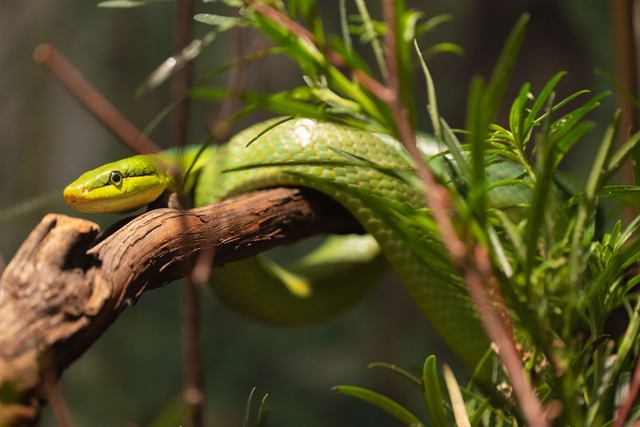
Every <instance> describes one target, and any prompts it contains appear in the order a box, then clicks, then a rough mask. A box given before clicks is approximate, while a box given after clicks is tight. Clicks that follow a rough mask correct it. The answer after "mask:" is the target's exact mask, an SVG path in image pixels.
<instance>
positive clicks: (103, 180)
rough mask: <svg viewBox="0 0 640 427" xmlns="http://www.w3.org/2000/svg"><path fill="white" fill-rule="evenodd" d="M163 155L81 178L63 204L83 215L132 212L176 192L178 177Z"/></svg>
mask: <svg viewBox="0 0 640 427" xmlns="http://www.w3.org/2000/svg"><path fill="white" fill-rule="evenodd" d="M172 169H175V168H172V164H171V161H170V160H169V158H167V157H165V156H163V155H144V156H134V157H129V158H127V159H123V160H120V161H117V162H113V163H108V164H106V165H104V166H101V167H99V168H97V169H93V170H90V171H88V172H85V173H83V174H82V175H80V177H79V178H78V179H76V180H75V181H73V182H72V183H71V184H69V185H68V186H67V187H66V188H65V189H64V192H63V196H64V201H65V203H67V204H68V205H69V206H71V207H72V208H73V209H75V210H77V211H80V212H88V213H95V212H116V213H122V212H130V211H133V210H136V209H138V208H141V207H143V206H145V205H148V204H149V203H151V202H153V201H154V200H156V199H157V198H158V197H160V195H161V194H162V193H163V192H164V191H165V190H175V189H176V187H177V185H176V181H177V180H176V178H175V177H176V176H179V174H176V173H174V172H172Z"/></svg>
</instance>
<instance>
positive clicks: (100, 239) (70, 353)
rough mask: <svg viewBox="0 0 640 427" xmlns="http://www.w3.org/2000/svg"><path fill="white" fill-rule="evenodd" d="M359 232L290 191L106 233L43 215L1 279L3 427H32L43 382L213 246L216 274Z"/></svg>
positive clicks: (320, 199) (306, 194)
mask: <svg viewBox="0 0 640 427" xmlns="http://www.w3.org/2000/svg"><path fill="white" fill-rule="evenodd" d="M122 223H124V225H122ZM361 231H362V229H361V227H360V225H359V224H358V223H357V222H356V221H355V219H353V218H352V217H351V216H350V215H349V214H348V213H347V212H346V211H345V210H344V209H343V208H342V207H341V206H339V205H338V204H336V203H335V202H333V201H331V200H330V199H328V198H327V197H325V196H323V195H321V194H320V193H317V192H315V191H311V190H307V189H293V188H276V189H271V190H264V191H260V192H255V193H249V194H245V195H242V196H239V197H237V198H234V199H231V200H228V201H225V202H223V203H220V204H217V205H210V206H206V207H202V208H197V209H191V210H178V209H168V208H164V209H156V210H152V211H150V212H147V213H145V214H143V215H140V216H138V217H135V218H132V219H128V220H125V221H121V222H120V224H119V225H118V224H117V225H114V226H112V227H110V228H109V229H107V230H106V231H105V232H104V233H103V235H99V228H98V226H97V225H96V224H94V223H92V222H90V221H86V220H83V219H78V218H71V217H67V216H64V215H59V214H49V215H47V216H45V217H44V218H43V219H42V221H41V222H40V224H38V226H36V228H35V229H34V230H33V231H32V232H31V234H30V235H29V236H28V238H27V239H26V240H25V241H24V243H23V244H22V246H21V247H20V249H19V250H18V252H17V253H16V255H15V257H14V258H13V260H12V261H11V262H10V263H9V264H8V265H7V267H6V269H5V271H4V272H3V274H2V277H0V392H1V393H0V399H4V400H1V401H0V426H4V425H33V424H34V423H35V420H36V418H37V415H38V413H39V410H40V406H41V404H42V403H44V401H45V400H46V399H45V396H46V394H45V391H44V389H45V384H44V381H45V380H44V378H47V377H50V378H51V377H53V378H57V377H58V376H59V375H60V373H61V372H62V371H63V370H64V369H65V368H66V367H67V366H69V364H71V363H72V362H73V361H74V360H75V359H77V358H78V357H80V355H82V353H84V352H85V351H86V350H87V349H88V348H89V347H90V346H91V345H92V344H93V342H95V340H96V339H98V337H100V335H102V333H103V332H104V331H105V330H106V329H107V328H108V327H109V325H111V323H112V322H114V321H115V320H116V319H117V317H118V315H119V314H120V313H121V312H122V311H123V310H124V309H125V308H127V307H128V306H130V305H132V304H134V303H135V302H136V300H137V299H138V298H139V297H140V296H141V295H142V293H143V292H145V291H147V290H150V289H153V288H157V287H159V286H163V285H165V284H167V283H169V282H171V281H173V280H176V279H178V278H180V277H183V276H185V275H186V274H188V273H189V271H190V266H191V265H193V263H194V260H195V258H196V256H197V254H198V253H199V252H200V251H202V250H211V248H213V249H214V250H215V257H214V260H213V264H214V265H218V266H219V265H224V264H225V263H227V262H231V261H236V260H240V259H243V258H247V257H250V256H253V255H255V254H257V253H259V252H262V251H264V250H266V249H269V248H272V247H274V246H277V245H280V244H283V243H291V242H294V241H296V240H298V239H300V238H303V237H307V236H310V235H313V234H319V233H325V232H331V233H349V232H361ZM96 241H97V243H96ZM52 372H53V373H54V374H55V375H53V376H51V375H44V374H46V373H52ZM7 396H15V398H14V400H12V401H10V402H9V401H7Z"/></svg>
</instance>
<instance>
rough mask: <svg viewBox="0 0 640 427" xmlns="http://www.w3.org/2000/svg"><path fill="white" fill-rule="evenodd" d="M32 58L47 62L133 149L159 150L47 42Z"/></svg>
mask: <svg viewBox="0 0 640 427" xmlns="http://www.w3.org/2000/svg"><path fill="white" fill-rule="evenodd" d="M33 58H34V59H35V61H36V62H39V63H41V64H43V65H45V66H46V67H47V68H48V69H49V71H51V73H52V74H53V75H54V76H56V77H57V78H58V80H59V81H60V83H62V85H63V86H64V87H65V88H66V89H67V90H68V91H69V92H71V94H72V95H73V96H75V97H76V98H77V99H78V101H80V103H81V104H82V105H84V106H85V108H86V109H87V110H89V112H91V114H93V115H94V116H95V117H96V118H97V119H98V120H99V121H100V122H102V123H103V124H104V125H105V126H106V127H107V128H108V129H109V130H110V131H111V132H112V133H113V134H114V135H115V136H116V137H118V138H119V139H120V140H121V141H123V142H125V143H126V144H127V145H128V146H129V147H131V149H132V150H133V151H135V152H136V153H140V154H150V153H156V152H158V151H159V150H160V149H159V147H158V146H157V145H156V144H155V143H154V142H153V141H151V140H150V139H149V138H147V137H146V136H145V135H144V134H143V133H142V132H140V131H139V130H138V129H137V128H136V127H135V126H134V125H133V124H132V123H131V122H130V121H129V120H128V119H127V118H126V117H124V116H123V115H122V114H120V112H119V111H118V110H117V109H116V108H115V107H114V106H113V105H111V103H110V102H109V101H107V100H106V99H105V98H104V97H103V96H102V95H101V94H100V92H98V91H97V90H96V89H95V88H94V87H93V86H92V85H91V84H90V83H89V82H88V81H87V80H86V79H85V78H84V77H83V76H82V74H80V73H79V72H78V70H77V69H76V68H75V67H74V66H73V65H72V64H71V63H70V62H69V61H67V59H66V58H65V57H64V56H63V55H62V54H61V53H60V52H58V50H57V49H56V48H54V47H53V46H52V45H50V44H47V43H43V44H41V45H38V47H36V49H35V51H34V52H33Z"/></svg>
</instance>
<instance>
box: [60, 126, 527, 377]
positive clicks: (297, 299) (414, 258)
mask: <svg viewBox="0 0 640 427" xmlns="http://www.w3.org/2000/svg"><path fill="white" fill-rule="evenodd" d="M420 145H421V148H422V150H423V152H424V154H425V157H426V158H428V157H430V156H433V155H434V154H436V153H438V152H440V151H442V148H440V147H438V145H437V143H436V142H435V141H433V140H427V139H425V140H421V141H420ZM440 158H441V157H440ZM354 160H356V161H354ZM388 170H394V171H396V172H402V173H408V174H411V173H413V168H412V166H411V162H410V160H409V159H408V157H407V155H406V152H405V150H404V148H403V147H402V146H401V144H400V143H399V142H398V141H396V140H395V139H393V138H391V137H389V136H385V135H378V134H373V133H369V132H365V131H362V130H357V129H354V128H349V127H346V126H343V125H338V124H334V123H325V122H318V121H315V120H311V119H305V118H302V119H291V120H284V121H283V120H282V119H280V120H271V121H267V122H264V123H260V124H257V125H255V126H252V127H250V128H248V129H246V130H244V131H242V132H240V133H239V134H238V135H236V136H235V137H234V138H232V139H231V141H230V142H229V143H227V144H225V145H222V146H212V147H208V148H206V149H204V150H202V152H200V153H199V148H198V147H195V148H187V149H185V150H184V151H178V150H175V149H173V150H168V151H165V152H162V153H160V154H158V155H144V156H134V157H130V158H128V159H124V160H120V161H117V162H113V163H109V164H107V165H104V166H102V167H100V168H98V169H95V170H92V171H89V172H86V173H85V174H83V175H82V176H81V177H80V178H78V179H77V180H76V181H74V182H73V183H72V184H70V185H69V186H68V187H67V188H66V189H65V190H64V198H65V201H66V202H67V203H68V204H69V205H70V206H72V207H73V208H74V209H76V210H79V211H82V212H123V211H131V210H133V209H136V208H138V207H142V206H144V205H147V204H149V203H150V202H152V201H153V200H155V199H156V198H157V197H158V196H160V194H161V193H162V192H164V191H166V190H170V191H177V190H179V187H180V186H181V184H180V182H181V179H180V176H181V175H182V183H183V187H184V189H186V190H187V191H192V192H193V194H194V200H195V204H196V205H197V206H201V205H206V204H210V203H215V202H217V201H220V200H223V199H226V198H230V197H233V196H234V195H238V194H241V193H245V192H248V191H253V190H258V189H264V188H269V187H277V186H302V187H309V188H312V189H315V190H318V191H320V192H322V193H324V194H326V195H328V196H329V197H331V198H332V199H334V200H335V201H337V202H338V203H340V204H341V205H342V206H344V207H345V208H346V209H347V210H348V211H349V212H350V213H351V214H352V215H353V216H354V217H355V218H356V219H357V220H358V222H360V224H361V225H362V226H363V228H364V229H365V230H366V232H367V233H369V235H370V236H373V238H374V239H375V241H376V242H377V244H375V242H373V241H372V239H371V238H370V237H362V236H355V237H351V236H346V237H338V238H337V239H335V240H331V241H330V242H329V243H327V244H325V245H324V248H322V247H321V248H320V249H318V251H323V253H324V257H325V258H326V257H328V258H330V259H331V262H329V263H327V261H326V260H325V261H323V262H324V264H322V265H323V266H327V265H329V264H331V265H333V264H335V263H336V262H338V263H339V262H340V261H347V262H344V263H343V264H346V267H345V268H344V269H335V271H333V270H332V269H331V268H329V267H322V268H319V269H318V268H317V269H316V270H322V271H321V273H322V274H321V275H320V276H322V277H316V278H311V279H309V278H305V277H304V275H305V269H304V268H298V270H287V269H285V268H283V267H282V266H280V265H278V264H276V263H274V262H273V261H271V260H269V259H268V258H262V259H259V258H256V259H249V260H245V261H240V262H237V263H231V264H228V265H226V266H224V267H223V268H222V269H215V270H214V271H213V274H212V276H213V278H212V286H213V288H214V290H215V291H216V293H218V295H220V296H221V298H222V300H223V301H224V302H225V303H226V304H228V305H230V306H232V307H234V308H236V309H237V310H239V311H241V312H243V313H246V314H248V315H249V316H252V317H255V318H258V319H261V320H272V321H275V322H279V323H296V322H298V321H301V322H305V321H310V320H313V319H315V318H316V317H318V318H319V317H322V316H325V315H326V314H327V313H332V312H334V311H337V310H338V309H340V308H342V306H344V305H346V303H348V302H351V301H352V300H354V299H357V298H359V296H360V295H361V294H362V293H363V292H364V291H363V290H362V289H366V286H362V285H359V284H357V283H356V282H357V280H355V278H356V277H359V276H360V275H361V273H360V272H358V271H356V270H353V271H352V270H350V269H349V268H350V267H349V265H350V264H357V263H358V262H360V261H361V262H360V264H361V266H365V267H364V268H369V269H371V268H375V267H372V266H375V265H379V264H380V263H379V260H378V259H377V258H376V257H375V254H376V253H377V252H378V250H380V251H381V252H382V254H383V255H384V257H385V258H386V259H387V261H388V263H389V264H390V265H391V267H392V268H393V269H394V270H395V272H396V273H397V274H398V276H399V277H400V279H401V280H402V282H403V283H404V285H405V287H406V289H407V290H408V292H409V293H410V295H411V297H412V298H413V300H414V301H415V303H416V304H417V305H418V306H419V307H420V309H421V310H422V312H423V313H424V315H425V316H426V317H427V318H428V319H429V321H430V322H431V323H432V325H433V326H434V327H435V329H436V330H437V331H438V333H439V334H440V335H441V336H442V337H443V338H444V340H445V341H446V342H447V343H448V344H449V345H450V346H451V348H452V349H453V350H454V351H455V352H456V353H457V355H458V356H459V357H460V358H461V359H462V360H463V361H464V362H466V363H467V364H468V365H470V366H474V364H476V363H477V362H478V361H479V360H480V359H481V358H482V356H483V355H484V354H485V353H486V351H487V349H488V345H489V342H488V339H487V338H486V335H485V333H484V331H483V330H482V326H481V323H480V322H479V320H478V318H477V314H476V312H475V309H474V307H473V304H472V301H471V300H470V298H469V297H468V295H467V293H466V291H465V287H464V284H463V282H462V280H461V279H460V278H459V277H458V276H457V275H456V274H455V273H454V272H453V269H452V268H451V266H450V265H446V264H447V263H444V264H443V263H441V264H440V265H439V264H438V263H437V262H434V263H425V262H424V259H421V258H420V257H419V256H418V255H417V254H416V253H415V251H414V248H413V245H412V243H410V242H407V241H406V240H405V239H404V238H403V236H402V233H399V232H398V228H397V227H398V223H397V218H395V217H394V215H390V214H389V212H388V211H387V212H381V211H380V210H379V208H378V206H379V201H380V200H381V199H383V200H386V201H391V202H393V203H397V204H399V205H401V206H404V207H408V208H409V209H411V210H414V211H418V210H424V209H426V206H425V204H424V195H423V194H422V193H421V190H420V189H419V187H418V186H415V185H410V184H409V183H408V182H407V180H405V179H401V177H400V176H398V175H397V174H396V175H394V174H390V173H388V172H387V171H388ZM176 171H182V172H181V173H179V172H176ZM517 174H518V173H517V171H516V172H513V173H512V175H513V176H516V175H517ZM512 193H517V192H512ZM500 197H502V198H507V197H510V196H507V195H497V196H494V197H493V200H494V201H495V199H497V198H500ZM376 201H378V202H376ZM522 202H523V203H526V200H523V201H522ZM509 203H514V201H513V200H510V201H509ZM367 239H368V240H367ZM428 244H429V245H432V246H433V248H434V249H435V250H436V252H437V251H440V252H442V245H441V243H440V242H438V240H437V239H435V238H434V239H431V240H430V242H429V243H428ZM378 245H379V246H378ZM341 248H342V249H341ZM378 248H379V249H378ZM358 257H362V258H363V260H359V259H358ZM316 258H317V259H320V256H316V255H314V254H313V253H312V254H311V255H310V256H309V257H307V261H309V262H307V265H306V268H307V269H313V260H314V259H316ZM332 263H333V264H332ZM359 271H362V268H361V269H360V270H359ZM374 271H377V270H374ZM368 281H370V280H368ZM343 294H344V295H346V296H345V297H343V296H341V295H343ZM323 295H324V296H323ZM316 300H317V301H316ZM344 301H346V302H344Z"/></svg>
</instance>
